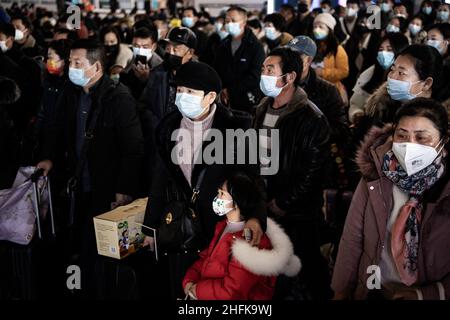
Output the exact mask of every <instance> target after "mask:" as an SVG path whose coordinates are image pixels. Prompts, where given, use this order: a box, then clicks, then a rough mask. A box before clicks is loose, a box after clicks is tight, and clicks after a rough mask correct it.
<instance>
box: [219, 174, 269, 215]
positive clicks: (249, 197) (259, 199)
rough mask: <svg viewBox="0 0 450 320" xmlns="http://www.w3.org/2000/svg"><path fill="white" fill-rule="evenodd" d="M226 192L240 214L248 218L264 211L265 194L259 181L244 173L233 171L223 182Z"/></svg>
mask: <svg viewBox="0 0 450 320" xmlns="http://www.w3.org/2000/svg"><path fill="white" fill-rule="evenodd" d="M223 185H226V188H227V190H228V193H229V194H230V195H231V197H232V198H233V202H234V204H235V205H237V206H238V207H239V210H240V212H241V216H242V218H243V219H244V220H248V219H250V218H251V217H254V216H255V213H257V214H258V215H261V214H264V213H265V212H266V196H265V193H264V190H263V188H262V187H261V184H260V183H257V182H256V180H254V179H252V178H251V177H250V176H248V175H247V174H245V173H242V172H235V173H233V174H231V175H230V176H229V177H228V178H227V180H226V181H225V182H224V183H223Z"/></svg>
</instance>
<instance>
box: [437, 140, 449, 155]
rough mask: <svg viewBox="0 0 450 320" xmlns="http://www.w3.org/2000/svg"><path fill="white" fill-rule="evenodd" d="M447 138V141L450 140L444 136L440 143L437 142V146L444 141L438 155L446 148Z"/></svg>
mask: <svg viewBox="0 0 450 320" xmlns="http://www.w3.org/2000/svg"><path fill="white" fill-rule="evenodd" d="M445 140H447V142H448V139H445V138H442V139H441V140H440V141H439V143H438V144H437V146H439V145H440V144H441V143H442V146H441V150H439V151H437V153H438V155H439V154H441V152H442V150H444V147H445V145H446V144H447V142H444V141H445ZM437 146H436V147H437Z"/></svg>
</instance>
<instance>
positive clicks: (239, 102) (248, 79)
mask: <svg viewBox="0 0 450 320" xmlns="http://www.w3.org/2000/svg"><path fill="white" fill-rule="evenodd" d="M225 22H226V25H225V28H226V30H227V32H228V33H229V34H230V35H231V36H229V37H227V38H226V39H225V40H224V41H223V42H222V43H221V45H220V47H219V49H218V50H217V55H216V59H215V62H214V64H213V65H214V69H216V70H217V72H218V73H219V76H220V78H221V79H222V83H223V90H222V92H221V99H222V102H224V103H225V104H226V105H228V106H230V107H231V108H233V109H236V110H242V111H246V112H251V109H252V107H253V106H255V105H256V104H257V103H258V102H259V99H260V98H261V94H260V91H259V89H258V84H259V75H260V72H261V65H262V62H263V60H264V50H263V47H262V45H261V43H260V42H259V41H258V39H257V38H256V37H255V35H254V34H253V32H252V31H251V30H250V29H249V28H247V13H246V11H245V10H244V9H242V8H240V7H231V8H230V9H228V11H227V15H226V18H225Z"/></svg>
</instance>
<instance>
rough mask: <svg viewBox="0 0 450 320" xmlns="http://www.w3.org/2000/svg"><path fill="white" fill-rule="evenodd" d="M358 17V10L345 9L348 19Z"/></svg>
mask: <svg viewBox="0 0 450 320" xmlns="http://www.w3.org/2000/svg"><path fill="white" fill-rule="evenodd" d="M357 15H358V10H356V9H354V8H348V9H347V16H348V17H356V16H357Z"/></svg>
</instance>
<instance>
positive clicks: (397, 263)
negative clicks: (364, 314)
mask: <svg viewBox="0 0 450 320" xmlns="http://www.w3.org/2000/svg"><path fill="white" fill-rule="evenodd" d="M392 89H393V88H392ZM448 140H449V139H448V119H447V111H446V109H445V108H444V107H443V106H442V105H440V104H439V103H437V102H435V101H434V100H432V99H428V98H416V99H413V100H411V101H409V102H407V103H405V104H404V105H403V106H402V107H401V108H400V109H399V110H398V111H397V114H396V116H395V118H394V124H393V126H392V125H387V126H386V127H384V128H383V129H380V128H374V129H372V131H371V132H370V133H369V135H368V136H367V137H366V140H365V143H364V144H363V146H362V147H361V149H360V150H359V152H358V155H357V163H358V165H359V168H360V170H361V173H362V175H363V178H362V179H361V181H360V183H359V185H358V188H357V190H356V193H355V195H354V198H353V201H352V204H351V206H350V210H349V213H348V216H347V220H346V222H345V227H344V232H343V235H342V238H341V243H340V246H339V252H338V256H337V260H336V265H335V269H334V274H333V280H332V288H333V289H334V291H335V299H367V298H369V299H370V298H374V299H380V298H381V299H408V300H409V299H419V300H422V299H436V300H439V299H441V300H444V299H449V298H450V232H449V230H450V181H449V177H450V170H449V169H450V167H449V165H450V161H449V157H448V144H447V143H448Z"/></svg>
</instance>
